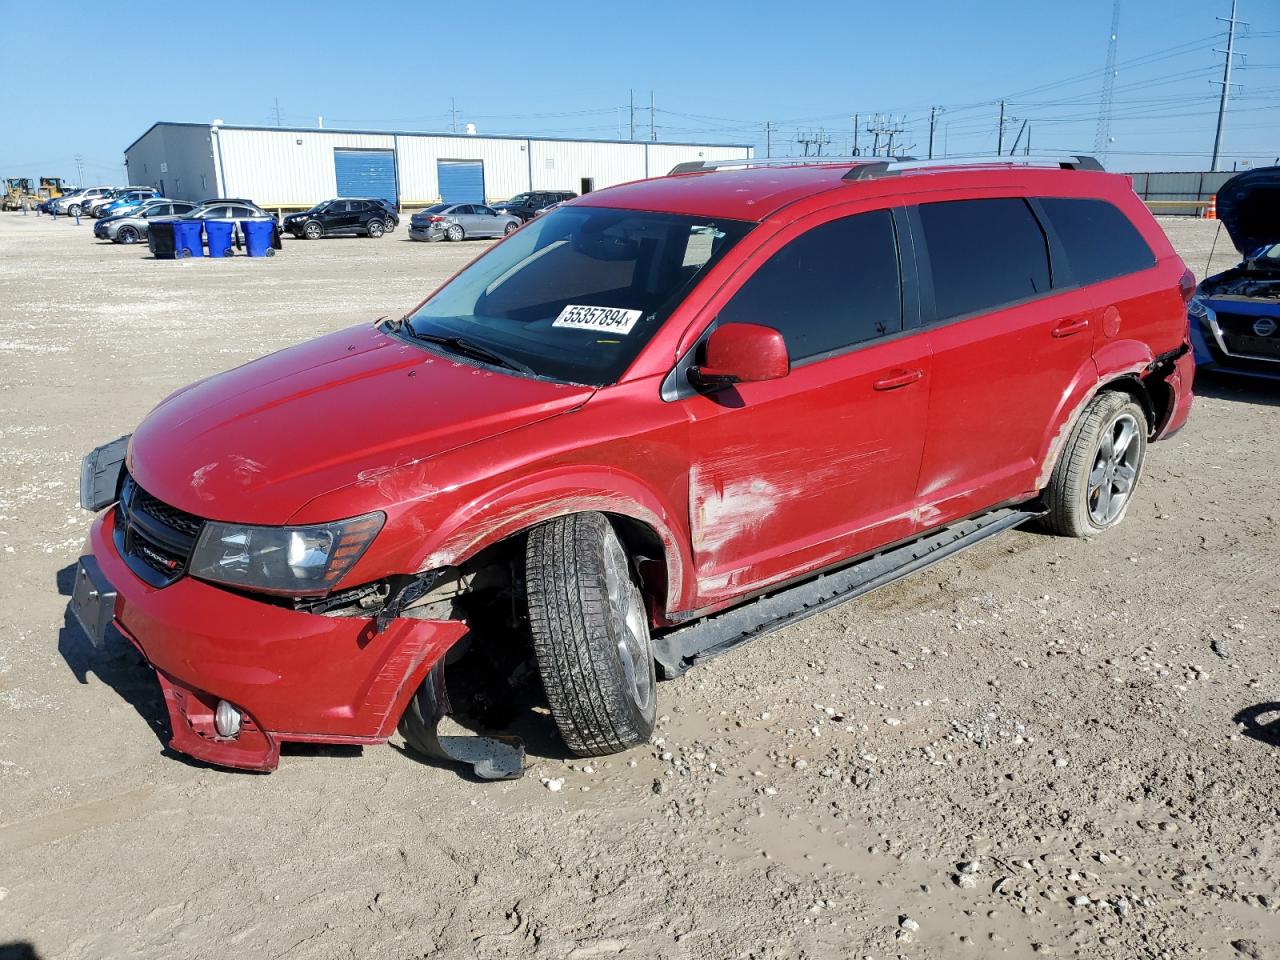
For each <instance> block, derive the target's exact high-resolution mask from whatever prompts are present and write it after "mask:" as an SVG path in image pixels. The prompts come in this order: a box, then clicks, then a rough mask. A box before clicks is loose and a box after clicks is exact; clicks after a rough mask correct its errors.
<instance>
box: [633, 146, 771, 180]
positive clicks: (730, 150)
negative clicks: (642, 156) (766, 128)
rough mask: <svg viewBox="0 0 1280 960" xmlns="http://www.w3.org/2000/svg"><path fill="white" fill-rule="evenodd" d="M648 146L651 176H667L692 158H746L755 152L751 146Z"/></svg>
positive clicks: (710, 159)
mask: <svg viewBox="0 0 1280 960" xmlns="http://www.w3.org/2000/svg"><path fill="white" fill-rule="evenodd" d="M648 148H649V173H648V175H649V176H651V177H661V176H665V175H666V174H668V173H670V172H671V168H672V167H674V166H675V165H676V164H677V163H686V162H688V161H690V160H707V161H713V160H745V159H748V158H749V157H750V156H751V155H752V152H753V151H752V150H751V148H750V147H700V146H697V145H693V144H691V145H689V146H684V145H682V144H667V143H651V144H649V145H648Z"/></svg>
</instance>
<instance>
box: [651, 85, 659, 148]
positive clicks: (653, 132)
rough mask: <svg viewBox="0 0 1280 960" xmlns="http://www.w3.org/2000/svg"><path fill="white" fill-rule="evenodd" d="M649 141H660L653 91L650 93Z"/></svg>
mask: <svg viewBox="0 0 1280 960" xmlns="http://www.w3.org/2000/svg"><path fill="white" fill-rule="evenodd" d="M649 139H650V140H657V139H658V127H657V118H656V116H655V114H654V111H653V91H652V90H650V91H649Z"/></svg>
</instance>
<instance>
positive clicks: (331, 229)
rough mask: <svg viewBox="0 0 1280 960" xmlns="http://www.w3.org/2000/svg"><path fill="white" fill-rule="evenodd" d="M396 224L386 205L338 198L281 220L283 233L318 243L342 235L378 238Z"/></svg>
mask: <svg viewBox="0 0 1280 960" xmlns="http://www.w3.org/2000/svg"><path fill="white" fill-rule="evenodd" d="M399 223H400V215H399V214H398V213H396V208H395V207H394V206H392V205H391V203H390V201H388V200H383V199H381V198H380V197H338V198H337V199H334V200H325V201H324V202H322V203H317V204H316V205H315V206H314V207H312V208H311V209H310V210H305V211H303V212H302V213H291V214H289V216H287V217H285V218H284V229H285V230H287V231H288V232H289V233H291V234H293V235H294V236H295V237H297V238H299V239H303V238H305V239H307V240H319V239H320V238H321V237H336V236H341V235H342V234H365V235H366V236H370V237H374V238H377V237H380V236H382V235H383V234H384V233H390V232H391V231H392V230H394V229H395V228H396V227H397V226H398V225H399Z"/></svg>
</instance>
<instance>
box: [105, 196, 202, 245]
mask: <svg viewBox="0 0 1280 960" xmlns="http://www.w3.org/2000/svg"><path fill="white" fill-rule="evenodd" d="M195 208H196V205H195V204H194V203H188V202H187V201H185V200H166V199H156V200H148V201H147V202H146V203H144V204H143V205H142V206H141V207H140V208H138V209H137V210H134V211H133V212H132V213H129V214H126V215H125V216H121V217H108V218H107V219H105V220H99V221H98V222H97V223H95V224H94V225H93V235H94V236H95V237H97V238H98V239H99V240H111V241H114V242H115V243H137V242H138V241H139V240H145V239H146V236H147V228H148V227H149V226H150V221H152V220H159V219H160V218H161V217H180V216H182V215H183V214H187V213H190V212H191V211H192V210H194V209H195Z"/></svg>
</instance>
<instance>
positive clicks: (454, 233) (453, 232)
mask: <svg viewBox="0 0 1280 960" xmlns="http://www.w3.org/2000/svg"><path fill="white" fill-rule="evenodd" d="M444 235H445V238H446V239H448V240H453V241H455V242H456V241H458V240H463V239H465V238H466V236H467V233H466V231H465V230H463V229H462V227H460V226H459V225H458V224H456V223H453V224H450V225H449V229H448V230H446V231H445V232H444Z"/></svg>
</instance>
